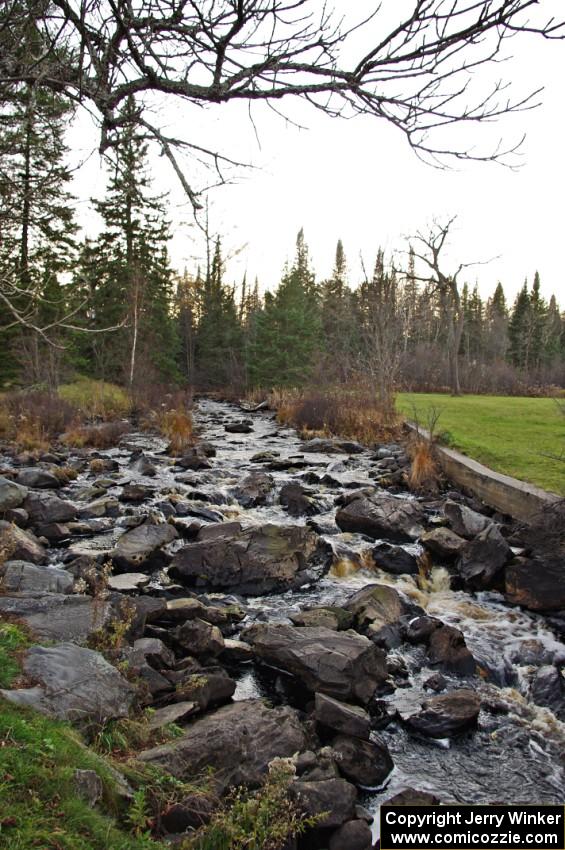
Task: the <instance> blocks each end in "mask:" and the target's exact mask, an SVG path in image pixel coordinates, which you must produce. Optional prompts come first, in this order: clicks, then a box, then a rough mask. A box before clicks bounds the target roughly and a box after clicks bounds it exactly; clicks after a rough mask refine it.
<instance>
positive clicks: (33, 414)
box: [0, 390, 77, 450]
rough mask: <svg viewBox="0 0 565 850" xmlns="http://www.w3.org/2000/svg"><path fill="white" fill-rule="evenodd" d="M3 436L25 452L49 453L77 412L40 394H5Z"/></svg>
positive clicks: (1, 421) (55, 398)
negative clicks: (48, 449) (44, 451)
mask: <svg viewBox="0 0 565 850" xmlns="http://www.w3.org/2000/svg"><path fill="white" fill-rule="evenodd" d="M1 410H2V414H1V416H0V428H1V434H2V436H3V437H4V438H5V439H7V440H11V441H13V442H14V443H16V445H18V446H19V447H20V448H23V449H43V450H44V449H47V448H48V447H49V445H50V443H51V442H53V441H54V440H56V439H57V438H58V437H59V435H60V434H61V433H62V432H63V431H64V430H65V429H66V428H67V427H68V426H69V425H70V424H71V423H72V422H73V421H75V419H76V417H77V408H76V407H75V406H74V405H73V404H71V403H70V402H67V401H63V400H61V399H60V398H58V396H56V395H54V394H52V393H48V392H40V391H35V390H34V391H30V392H16V393H6V395H5V396H4V397H3V398H2V402H1Z"/></svg>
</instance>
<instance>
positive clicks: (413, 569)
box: [372, 542, 418, 576]
mask: <svg viewBox="0 0 565 850" xmlns="http://www.w3.org/2000/svg"><path fill="white" fill-rule="evenodd" d="M372 555H373V560H374V562H375V564H376V565H377V567H380V568H381V570H384V571H385V572H387V573H392V574H393V575H397V576H399V575H404V574H408V575H417V574H418V558H417V557H416V555H413V554H412V553H411V552H407V551H406V549H403V548H402V546H395V545H394V544H392V543H386V542H381V543H377V545H376V546H375V548H374V549H373V551H372Z"/></svg>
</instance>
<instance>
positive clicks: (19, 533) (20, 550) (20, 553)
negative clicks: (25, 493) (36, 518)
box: [0, 520, 47, 564]
mask: <svg viewBox="0 0 565 850" xmlns="http://www.w3.org/2000/svg"><path fill="white" fill-rule="evenodd" d="M0 539H1V540H2V548H3V550H4V551H5V552H6V553H7V555H8V557H9V558H11V559H12V560H14V561H29V562H31V563H32V564H43V563H44V562H45V560H46V558H47V552H46V551H45V548H44V547H43V546H42V545H41V543H40V542H39V540H38V539H37V537H36V536H35V535H34V534H32V533H31V531H24V529H23V528H18V526H17V525H13V524H12V523H10V522H6V521H5V520H0Z"/></svg>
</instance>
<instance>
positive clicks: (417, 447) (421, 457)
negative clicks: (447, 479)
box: [408, 437, 440, 492]
mask: <svg viewBox="0 0 565 850" xmlns="http://www.w3.org/2000/svg"><path fill="white" fill-rule="evenodd" d="M408 454H409V456H410V460H411V464H410V472H409V474H408V486H409V487H410V489H411V490H417V491H418V490H425V491H431V492H435V491H436V490H437V488H438V481H439V477H440V470H439V466H438V463H437V460H436V456H435V452H434V447H433V443H432V442H431V440H425V439H422V438H421V437H417V438H416V439H415V440H413V441H412V442H411V443H409V444H408Z"/></svg>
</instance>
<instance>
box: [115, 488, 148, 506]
mask: <svg viewBox="0 0 565 850" xmlns="http://www.w3.org/2000/svg"><path fill="white" fill-rule="evenodd" d="M154 495H155V488H154V487H149V486H148V485H147V484H126V485H125V487H122V492H121V493H120V496H119V499H120V502H134V503H136V504H139V503H140V502H145V501H147V500H148V499H151V498H152V497H153V496H154Z"/></svg>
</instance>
